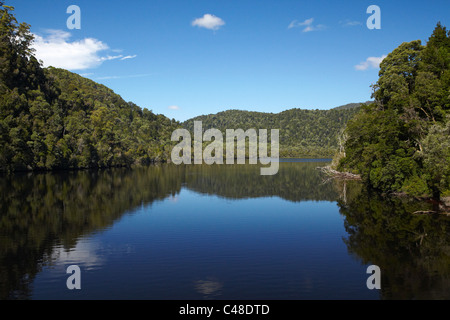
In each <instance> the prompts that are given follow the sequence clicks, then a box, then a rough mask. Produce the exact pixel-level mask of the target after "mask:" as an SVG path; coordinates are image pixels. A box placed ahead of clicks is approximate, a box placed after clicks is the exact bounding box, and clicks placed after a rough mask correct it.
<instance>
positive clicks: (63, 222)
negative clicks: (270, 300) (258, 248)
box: [0, 162, 450, 299]
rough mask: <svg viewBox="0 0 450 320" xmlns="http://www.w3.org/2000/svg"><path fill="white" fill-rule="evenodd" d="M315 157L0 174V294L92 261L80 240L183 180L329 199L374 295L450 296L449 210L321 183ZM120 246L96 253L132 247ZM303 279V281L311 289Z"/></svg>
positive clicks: (23, 292) (237, 190)
mask: <svg viewBox="0 0 450 320" xmlns="http://www.w3.org/2000/svg"><path fill="white" fill-rule="evenodd" d="M319 165H323V163H317V162H305V163H295V162H285V163H280V170H279V173H278V174H277V175H276V176H261V175H260V170H259V167H258V166H245V165H234V166H226V165H224V166H206V165H205V166H174V165H161V166H150V167H145V168H134V169H132V170H129V169H114V170H103V171H79V172H62V173H46V174H22V175H13V176H4V177H2V179H0V194H1V195H2V196H1V199H0V299H27V298H30V297H31V296H32V289H31V288H32V284H33V281H34V279H35V277H36V275H37V274H39V273H40V272H41V271H42V270H43V268H44V267H46V266H51V265H52V264H55V265H56V264H69V263H72V262H74V261H80V260H82V261H84V262H85V264H86V266H88V267H91V268H96V267H98V266H100V265H102V259H103V257H102V255H98V254H96V252H98V251H99V249H98V248H97V247H95V243H93V242H92V241H88V240H86V239H89V237H90V236H91V235H94V234H97V233H101V232H103V231H105V230H109V229H110V228H111V227H112V226H114V224H116V223H117V222H118V221H120V220H121V219H123V218H124V215H127V214H132V212H133V210H135V209H137V208H142V207H148V206H152V204H154V203H155V201H161V200H164V199H167V200H168V201H170V202H173V203H174V204H176V203H177V202H178V200H179V194H180V192H181V190H182V189H183V188H186V189H189V190H191V191H194V192H195V193H197V194H203V195H214V196H219V197H222V198H226V199H230V200H233V199H245V198H270V197H279V198H281V199H285V200H288V201H290V202H300V201H311V200H312V201H330V202H337V204H338V206H339V210H340V212H341V214H342V215H343V217H344V218H345V220H344V223H345V229H346V231H347V233H348V235H347V236H346V237H345V239H344V242H345V244H346V246H347V247H348V251H349V253H350V254H352V255H353V256H354V257H355V258H356V259H359V260H360V261H361V262H362V263H363V264H377V265H379V266H380V267H381V270H382V272H383V273H382V281H383V283H382V292H381V295H382V298H386V299H397V298H402V299H403V298H408V299H409V298H450V294H449V290H450V280H449V279H450V272H449V270H450V258H449V257H450V238H449V228H450V225H449V219H448V218H446V217H434V216H426V215H421V216H416V215H411V214H409V213H410V212H414V211H418V210H427V208H426V207H424V208H422V207H420V206H422V204H417V203H413V202H407V201H404V200H401V199H397V200H392V201H387V200H386V199H380V198H379V197H377V196H375V195H372V194H370V193H369V192H367V191H364V190H362V188H361V186H360V185H359V184H357V183H348V184H343V183H337V182H335V183H328V184H323V183H322V182H323V177H322V176H321V174H320V172H319V171H318V170H316V167H317V166H319ZM418 206H419V207H418ZM425 206H426V205H425ZM265 219H267V216H266V217H265ZM124 246H125V245H124ZM126 246H127V247H126V248H125V247H124V248H118V247H117V246H116V247H113V248H109V249H108V248H107V249H105V248H102V251H101V252H102V254H108V252H109V251H108V250H116V251H117V250H126V251H127V252H133V250H135V249H134V248H133V247H130V246H129V245H128V244H127V245H126ZM322 267H323V266H322ZM329 267H330V268H332V266H329ZM305 281H306V283H305V285H304V288H303V290H306V289H307V290H313V288H309V287H310V286H309V285H308V281H307V279H306V280H305ZM193 287H194V288H195V290H196V291H197V293H199V294H201V295H202V296H203V297H204V298H207V299H209V298H218V297H221V296H222V293H223V290H224V288H223V282H222V281H220V280H217V279H214V278H206V279H200V280H196V281H195V283H194V285H193ZM292 290H293V289H292Z"/></svg>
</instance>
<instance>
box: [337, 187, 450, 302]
mask: <svg viewBox="0 0 450 320" xmlns="http://www.w3.org/2000/svg"><path fill="white" fill-rule="evenodd" d="M341 190H344V188H343V184H341ZM346 191H347V192H346V197H345V201H344V197H341V199H340V200H339V201H338V205H339V207H340V211H341V213H342V214H343V215H344V217H345V228H346V231H347V233H348V236H347V237H346V238H345V239H344V242H345V243H346V245H347V247H348V250H349V252H350V254H352V255H354V256H355V258H357V259H360V260H361V261H362V263H364V264H375V265H378V266H379V267H380V268H381V272H382V277H381V281H382V286H381V297H382V298H383V299H450V219H449V217H447V216H442V215H417V214H411V213H412V212H415V211H419V210H424V211H426V210H430V206H431V205H428V204H426V203H418V202H415V201H411V200H406V199H402V198H393V199H385V198H381V197H380V196H378V195H376V194H372V193H371V192H370V191H367V190H364V189H363V188H362V187H361V185H360V184H357V183H350V184H347V185H346Z"/></svg>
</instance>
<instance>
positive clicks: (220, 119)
mask: <svg viewBox="0 0 450 320" xmlns="http://www.w3.org/2000/svg"><path fill="white" fill-rule="evenodd" d="M359 107H360V104H356V103H355V104H349V105H345V106H341V107H337V108H334V109H331V110H302V109H291V110H287V111H284V112H281V113H278V114H273V113H263V112H250V111H240V110H228V111H224V112H220V113H217V114H210V115H205V116H199V117H196V118H193V119H189V120H187V121H186V122H184V123H183V126H184V127H185V128H186V129H188V130H189V131H190V132H193V128H194V121H202V125H203V129H204V130H207V129H210V128H216V129H219V130H220V131H221V132H222V133H223V134H224V136H225V131H226V129H243V130H248V129H267V130H271V129H279V130H280V156H281V157H283V158H300V157H305V158H315V157H317V158H327V157H332V156H333V154H334V153H335V152H336V150H337V149H338V135H339V132H341V131H342V130H343V128H344V127H345V125H346V123H347V122H348V120H349V119H351V118H352V117H353V116H354V115H355V114H356V113H357V112H358V109H359ZM269 132H270V131H269ZM269 136H270V133H269Z"/></svg>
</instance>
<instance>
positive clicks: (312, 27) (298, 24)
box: [288, 18, 326, 32]
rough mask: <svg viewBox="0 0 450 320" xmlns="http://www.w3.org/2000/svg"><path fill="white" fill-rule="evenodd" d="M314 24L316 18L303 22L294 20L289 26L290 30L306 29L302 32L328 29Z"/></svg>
mask: <svg viewBox="0 0 450 320" xmlns="http://www.w3.org/2000/svg"><path fill="white" fill-rule="evenodd" d="M313 22H314V18H310V19H306V20H305V21H303V22H299V21H297V20H294V21H292V22H291V23H290V24H289V26H288V29H292V28H299V27H304V28H303V30H302V32H311V31H318V30H323V29H325V28H326V26H325V25H323V24H318V25H313Z"/></svg>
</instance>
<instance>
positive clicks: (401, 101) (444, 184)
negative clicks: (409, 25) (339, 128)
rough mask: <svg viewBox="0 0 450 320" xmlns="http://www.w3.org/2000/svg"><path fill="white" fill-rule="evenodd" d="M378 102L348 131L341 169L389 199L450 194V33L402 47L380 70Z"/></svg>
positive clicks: (351, 123)
mask: <svg viewBox="0 0 450 320" xmlns="http://www.w3.org/2000/svg"><path fill="white" fill-rule="evenodd" d="M379 76H380V77H379V80H378V82H377V83H376V85H374V86H373V87H374V94H373V97H374V98H375V102H374V103H373V104H371V105H368V106H366V107H363V108H362V109H361V111H360V113H359V114H357V115H356V116H355V117H354V118H353V119H352V120H350V121H349V123H348V125H347V128H346V132H345V133H346V135H347V140H346V142H345V157H341V160H340V161H339V165H338V168H339V169H341V170H349V171H354V172H357V173H360V174H361V176H362V178H363V180H364V181H365V182H366V184H367V185H369V186H370V187H372V188H375V189H377V190H380V191H382V192H385V193H391V192H406V193H408V194H411V195H415V196H421V195H430V193H431V195H432V196H433V197H434V198H439V195H440V194H441V193H442V192H443V191H444V190H446V189H448V188H449V180H448V176H449V174H448V172H449V170H450V161H449V158H448V155H449V154H450V153H449V152H450V151H449V131H448V129H444V128H447V127H448V123H449V118H447V117H446V115H447V114H449V113H450V94H449V93H450V81H449V79H450V33H449V32H447V31H446V29H445V27H443V26H441V25H440V24H438V25H437V26H436V29H435V30H434V32H433V34H432V36H431V37H430V39H429V42H428V44H427V45H426V46H422V45H421V42H420V41H419V40H416V41H412V42H408V43H403V44H401V45H400V46H399V47H398V48H397V49H395V50H394V51H393V52H392V53H390V54H389V55H388V56H387V57H386V58H385V59H384V60H383V62H382V63H381V65H380V73H379Z"/></svg>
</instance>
